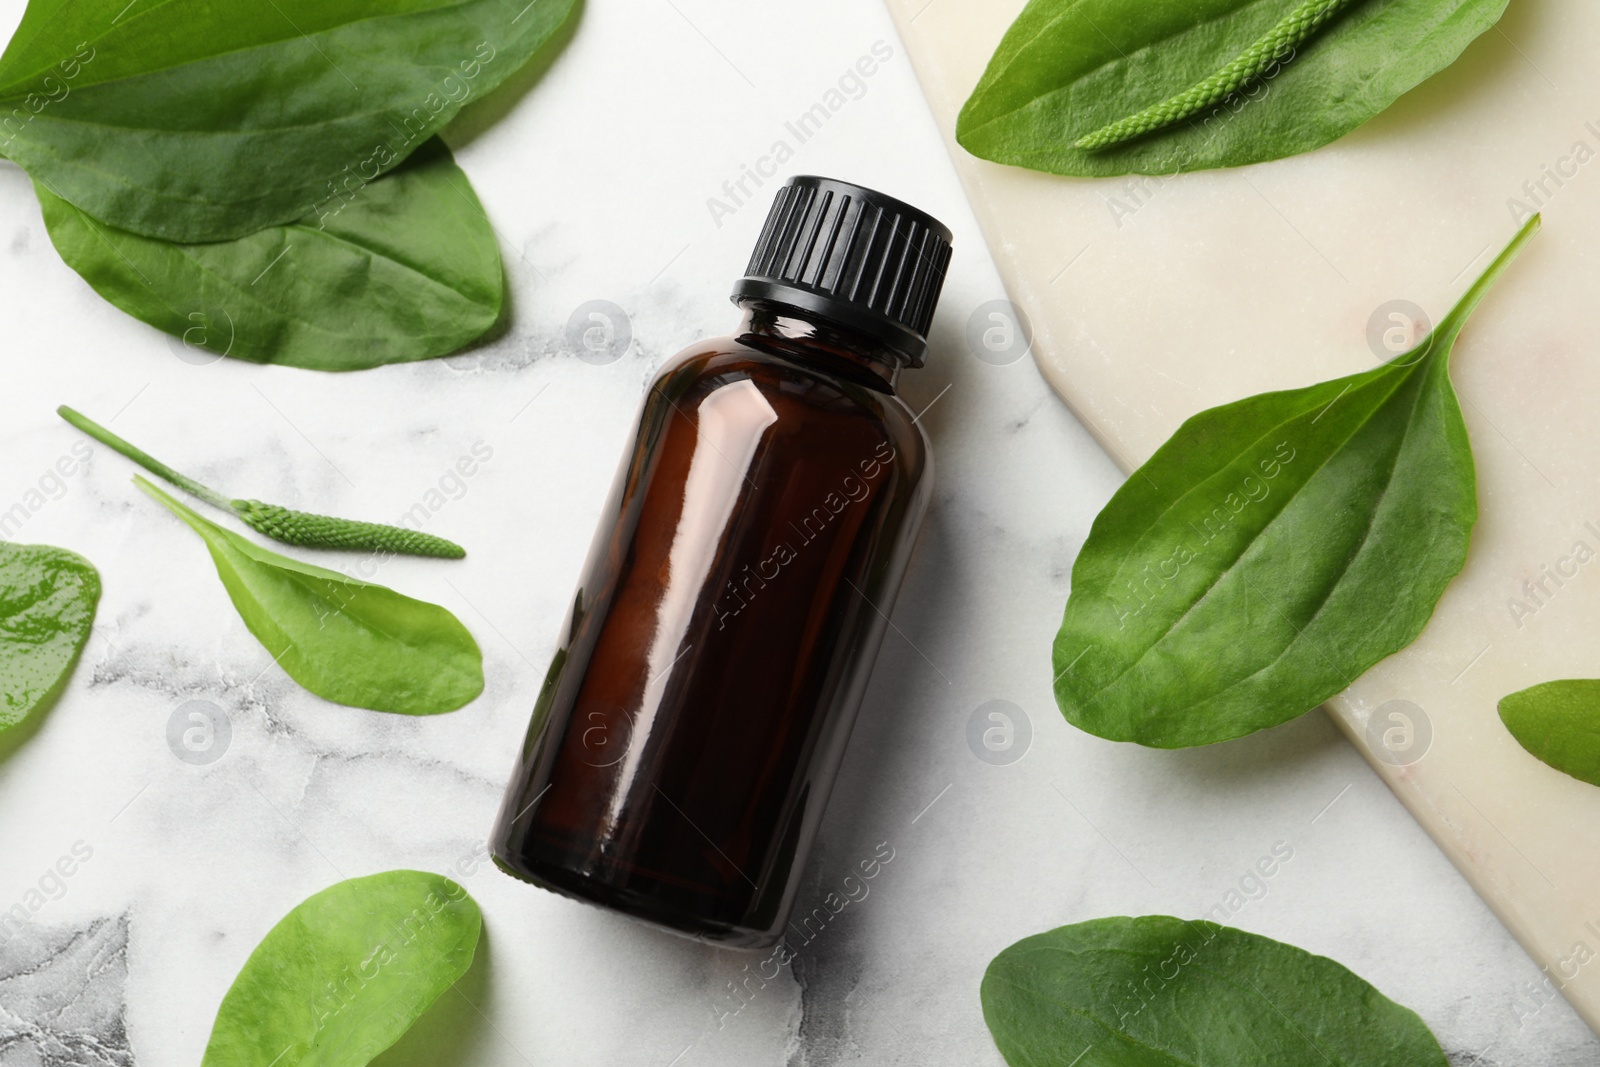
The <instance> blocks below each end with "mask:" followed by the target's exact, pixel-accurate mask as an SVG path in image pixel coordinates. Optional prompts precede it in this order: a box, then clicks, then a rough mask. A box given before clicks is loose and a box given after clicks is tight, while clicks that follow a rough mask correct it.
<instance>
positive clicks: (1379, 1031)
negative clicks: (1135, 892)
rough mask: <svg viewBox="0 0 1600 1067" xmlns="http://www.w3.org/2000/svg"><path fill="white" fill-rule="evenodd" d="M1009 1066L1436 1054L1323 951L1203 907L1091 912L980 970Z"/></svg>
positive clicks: (1324, 1060)
mask: <svg viewBox="0 0 1600 1067" xmlns="http://www.w3.org/2000/svg"><path fill="white" fill-rule="evenodd" d="M982 997H983V1018H984V1021H985V1022H987V1023H988V1024H989V1032H990V1033H991V1034H992V1035H993V1036H994V1041H995V1044H996V1045H997V1046H999V1049H1000V1052H1001V1054H1002V1055H1004V1056H1005V1058H1006V1062H1007V1063H1009V1064H1011V1065H1012V1067H1328V1065H1329V1064H1338V1065H1339V1067H1400V1065H1402V1064H1403V1065H1404V1067H1445V1064H1446V1061H1445V1056H1444V1053H1443V1051H1442V1050H1441V1049H1440V1048H1439V1043H1438V1041H1436V1040H1435V1039H1434V1037H1433V1035H1432V1034H1431V1033H1430V1032H1429V1031H1428V1028H1427V1026H1426V1025H1424V1024H1423V1022H1422V1020H1421V1019H1419V1018H1418V1017H1417V1015H1416V1013H1415V1012H1413V1011H1411V1010H1410V1009H1408V1008H1404V1007H1401V1006H1400V1005H1399V1004H1396V1003H1394V1002H1393V1001H1392V1000H1389V999H1388V998H1387V997H1385V996H1384V995H1383V994H1382V993H1380V992H1378V991H1377V990H1376V989H1374V988H1373V987H1372V986H1371V985H1369V984H1368V983H1367V982H1365V981H1363V980H1362V979H1361V978H1360V977H1358V976H1357V975H1355V974H1352V973H1351V972H1350V971H1349V970H1347V969H1346V968H1344V967H1343V966H1341V965H1340V964H1338V963H1335V962H1334V961H1333V960H1330V959H1326V958H1325V957H1322V956H1314V955H1312V954H1311V953H1309V952H1306V951H1304V950H1302V949H1298V948H1295V947H1294V946H1292V945H1285V944H1283V943H1281V942H1278V941H1273V940H1271V939H1270V938H1266V937H1260V936H1257V935H1255V934H1249V933H1245V932H1244V931H1242V930H1235V929H1232V928H1230V927H1226V926H1219V925H1217V924H1216V923H1212V922H1206V921H1203V920H1200V921H1194V922H1186V921H1184V920H1182V919H1174V918H1169V917H1167V916H1163V915H1147V916H1142V917H1140V918H1134V919H1129V918H1110V919H1096V920H1094V921H1091V922H1085V923H1078V924H1076V925H1073V926H1063V927H1060V928H1059V929H1056V930H1051V931H1049V932H1048V933H1043V934H1038V935H1036V936H1034V937H1028V938H1024V939H1023V940H1021V941H1018V942H1017V943H1016V944H1014V945H1012V946H1011V947H1010V948H1008V949H1006V950H1005V951H1004V952H1002V953H1000V955H998V956H996V957H995V959H994V961H993V962H992V963H990V964H989V969H988V971H987V972H985V974H984V976H983V989H982Z"/></svg>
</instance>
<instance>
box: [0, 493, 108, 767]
mask: <svg viewBox="0 0 1600 1067" xmlns="http://www.w3.org/2000/svg"><path fill="white" fill-rule="evenodd" d="M3 519H4V516H3V515H0V521H3ZM99 601H100V575H99V573H98V572H97V571H96V570H95V569H94V566H93V564H91V563H90V562H89V561H88V560H86V559H84V558H83V557H82V556H80V555H78V554H77V553H76V552H68V551H67V550H66V549H64V548H50V547H48V546H46V545H14V544H10V543H9V542H6V541H0V751H6V750H9V748H10V747H11V746H10V744H9V743H8V741H9V738H10V736H11V735H17V734H20V733H21V732H23V728H24V726H25V724H27V723H28V721H29V719H30V717H31V716H33V715H34V713H35V712H37V711H39V710H40V709H42V708H44V707H47V706H48V705H49V704H51V703H53V702H54V700H55V698H56V697H57V696H58V695H59V694H60V692H61V690H62V688H64V687H65V685H66V682H67V679H68V678H70V677H71V676H72V668H73V665H74V664H76V663H77V662H78V656H79V654H80V653H81V652H82V651H83V646H84V643H85V642H87V641H88V640H89V627H90V626H91V625H92V624H93V623H94V609H95V606H96V605H97V604H98V603H99Z"/></svg>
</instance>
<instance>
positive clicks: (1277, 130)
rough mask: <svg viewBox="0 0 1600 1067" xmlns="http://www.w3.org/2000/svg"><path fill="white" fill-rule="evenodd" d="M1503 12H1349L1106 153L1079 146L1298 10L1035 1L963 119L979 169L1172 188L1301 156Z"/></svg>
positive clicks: (960, 131) (1372, 5) (1414, 7)
mask: <svg viewBox="0 0 1600 1067" xmlns="http://www.w3.org/2000/svg"><path fill="white" fill-rule="evenodd" d="M1506 2H1507V0H1355V2H1354V3H1353V4H1349V5H1348V6H1346V7H1345V8H1344V9H1342V10H1340V11H1339V12H1338V13H1337V14H1335V15H1334V17H1333V18H1332V20H1331V21H1330V22H1328V23H1327V25H1325V26H1323V27H1322V28H1321V29H1320V30H1318V31H1317V32H1316V33H1315V34H1313V35H1312V36H1311V37H1310V38H1309V39H1308V40H1306V41H1304V42H1302V43H1300V44H1299V45H1298V46H1297V47H1296V48H1295V50H1294V54H1293V56H1292V57H1290V58H1286V59H1285V60H1283V61H1281V62H1279V63H1277V64H1276V65H1275V66H1274V67H1272V68H1271V69H1269V70H1268V71H1267V73H1266V74H1265V75H1263V76H1262V77H1261V78H1257V79H1255V80H1252V81H1250V82H1248V83H1247V84H1245V85H1244V86H1243V87H1242V88H1241V89H1240V91H1239V92H1237V93H1236V94H1235V95H1233V96H1231V97H1229V98H1228V99H1227V100H1226V101H1225V102H1224V103H1222V104H1219V105H1216V106H1215V107H1214V108H1212V109H1210V110H1208V111H1206V112H1204V113H1201V114H1197V115H1194V116H1193V117H1191V118H1189V119H1186V120H1183V121H1181V122H1177V123H1175V124H1173V125H1170V126H1166V127H1163V128H1161V129H1159V130H1155V131H1153V132H1151V133H1148V134H1146V135H1144V136H1142V137H1139V138H1137V139H1135V140H1130V141H1126V142H1123V143H1120V144H1116V145H1111V146H1108V147H1106V148H1101V149H1088V150H1085V149H1080V148H1075V147H1073V143H1074V142H1075V141H1076V140H1078V138H1080V137H1083V136H1085V135H1087V134H1089V133H1092V132H1094V131H1096V130H1099V129H1100V128H1102V127H1104V126H1106V125H1108V124H1110V123H1113V122H1116V121H1118V120H1119V119H1123V118H1127V117H1129V116H1131V115H1134V114H1136V113H1138V112H1140V111H1142V110H1144V109H1145V108H1147V107H1150V106H1151V105H1154V104H1158V103H1160V102H1162V101H1165V100H1168V99H1169V98H1171V97H1174V96H1177V95H1178V94H1180V93H1183V92H1184V91H1185V90H1187V89H1189V88H1190V87H1192V86H1195V85H1197V84H1198V83H1200V82H1203V81H1204V80H1205V79H1206V78H1208V77H1209V76H1210V75H1212V74H1215V73H1217V72H1218V71H1220V70H1222V69H1223V68H1224V67H1226V66H1228V64H1229V63H1230V62H1232V61H1233V60H1234V59H1235V57H1237V56H1239V55H1240V53H1241V52H1244V51H1245V50H1246V49H1248V48H1249V47H1250V46H1251V45H1252V44H1253V43H1254V42H1256V41H1257V40H1259V39H1260V38H1261V37H1263V36H1264V35H1265V34H1267V32H1268V31H1269V30H1271V29H1272V28H1273V27H1274V26H1275V25H1276V24H1278V23H1279V20H1280V19H1282V18H1283V17H1284V16H1285V14H1287V13H1288V12H1290V11H1292V10H1294V9H1295V8H1296V7H1298V6H1299V5H1300V3H1301V0H1031V2H1030V3H1029V4H1028V6H1027V7H1026V8H1025V9H1024V10H1023V12H1022V14H1021V15H1019V16H1018V17H1017V21H1016V22H1015V23H1013V24H1012V26H1011V28H1010V29H1009V30H1008V31H1007V32H1006V35H1005V37H1004V39H1002V40H1001V42H1000V46H999V48H998V49H997V50H996V51H995V54H994V57H993V58H992V59H991V60H990V61H989V67H988V69H987V70H985V71H984V74H983V77H982V78H981V79H980V80H979V82H978V85H977V87H976V88H975V89H974V90H973V92H972V96H971V97H970V98H969V99H968V100H967V102H966V105H965V106H964V107H963V108H962V109H961V115H960V117H959V119H958V120H957V123H956V139H957V140H958V141H960V142H961V144H962V145H963V146H964V147H965V148H966V149H967V151H969V152H971V153H973V154H974V155H977V156H981V157H983V158H984V159H991V160H994V161H995V162H998V163H1009V164H1013V165H1016V166H1021V167H1031V168H1033V169H1035V170H1043V171H1050V172H1052V173H1055V174H1072V175H1080V176H1104V175H1112V174H1129V173H1133V174H1175V173H1177V172H1179V171H1186V170H1203V169H1205V168H1208V167H1236V166H1240V165H1242V164H1246V163H1258V162H1260V161H1262V160H1267V159H1279V158H1281V157H1283V156H1291V155H1295V154H1296V153H1299V152H1307V151H1310V150H1311V149H1313V148H1319V147H1321V146H1322V145H1325V144H1327V143H1328V142H1330V141H1333V140H1336V139H1337V138H1339V137H1342V136H1344V135H1345V134H1346V133H1349V132H1350V131H1351V130H1353V129H1355V128H1356V127H1357V126H1359V125H1361V124H1362V123H1363V122H1366V121H1367V120H1368V119H1370V118H1372V117H1373V116H1374V115H1376V114H1378V113H1379V112H1380V111H1382V110H1383V109H1384V108H1386V107H1388V106H1389V105H1390V104H1392V103H1394V102H1395V100H1396V99H1398V98H1399V97H1400V95H1401V94H1403V93H1405V92H1406V91H1407V90H1408V89H1411V88H1412V87H1414V86H1416V85H1417V84H1419V83H1421V82H1422V81H1424V80H1426V79H1427V78H1429V77H1432V76H1433V75H1434V74H1436V73H1437V72H1439V71H1440V70H1443V69H1444V68H1445V67H1447V66H1449V65H1450V64H1451V63H1452V62H1454V60H1455V59H1456V57H1457V56H1459V55H1460V54H1461V52H1462V50H1464V49H1465V48H1466V47H1467V45H1468V44H1470V43H1471V42H1472V41H1473V39H1474V38H1476V37H1477V36H1478V35H1479V34H1481V33H1483V32H1484V31H1485V30H1487V29H1489V27H1491V26H1492V25H1494V23H1495V22H1496V21H1498V20H1499V18H1500V14H1501V12H1502V11H1504V10H1505V6H1506Z"/></svg>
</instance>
